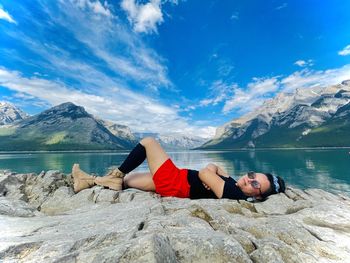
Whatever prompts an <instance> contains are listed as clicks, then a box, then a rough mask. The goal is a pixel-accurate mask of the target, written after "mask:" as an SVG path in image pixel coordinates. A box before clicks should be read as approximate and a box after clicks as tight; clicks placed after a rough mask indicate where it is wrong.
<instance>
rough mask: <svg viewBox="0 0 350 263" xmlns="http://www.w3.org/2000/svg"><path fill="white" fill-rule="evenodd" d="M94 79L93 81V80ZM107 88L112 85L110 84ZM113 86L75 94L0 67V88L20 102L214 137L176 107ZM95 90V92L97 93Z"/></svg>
mask: <svg viewBox="0 0 350 263" xmlns="http://www.w3.org/2000/svg"><path fill="white" fill-rule="evenodd" d="M92 78H93V77H92ZM109 84H110V85H112V84H113V82H112V81H111V80H110V83H109ZM114 84H115V86H112V87H109V88H106V86H104V85H103V83H101V86H99V87H96V90H98V89H100V90H101V89H103V91H102V92H100V94H96V92H95V93H90V92H87V91H86V90H85V89H84V91H82V90H76V89H72V88H70V87H67V86H66V85H65V84H64V83H62V82H60V81H52V80H47V79H43V78H38V77H37V76H32V77H24V76H22V74H21V73H20V72H18V71H10V70H7V69H6V68H1V67H0V86H3V87H5V88H8V89H10V90H12V91H15V92H17V93H16V94H15V95H14V96H15V97H17V98H20V99H21V100H22V102H25V101H26V100H29V101H31V102H32V103H33V104H34V103H35V104H38V103H39V104H41V105H40V106H43V105H45V106H46V107H49V106H54V105H58V104H60V103H63V102H67V101H70V102H73V103H75V104H77V105H81V106H83V107H85V109H86V110H87V111H88V112H89V113H91V114H93V115H95V116H98V117H100V118H103V119H106V120H110V121H113V122H115V123H119V124H124V125H127V126H129V127H130V128H131V129H132V130H133V131H140V132H141V131H143V132H145V131H148V132H149V131H152V132H158V133H161V134H166V133H168V132H169V131H172V132H174V133H180V134H188V135H193V136H202V137H209V136H213V135H214V127H211V126H203V125H193V124H192V123H191V125H190V124H189V123H188V121H187V120H186V119H185V118H183V117H180V116H179V114H178V109H177V108H176V107H170V106H166V105H164V104H162V103H160V102H158V101H157V100H155V99H154V98H152V97H147V96H145V95H140V94H137V93H135V92H132V91H130V90H128V89H125V88H123V87H120V86H117V85H118V84H117V83H114ZM96 90H95V91H96Z"/></svg>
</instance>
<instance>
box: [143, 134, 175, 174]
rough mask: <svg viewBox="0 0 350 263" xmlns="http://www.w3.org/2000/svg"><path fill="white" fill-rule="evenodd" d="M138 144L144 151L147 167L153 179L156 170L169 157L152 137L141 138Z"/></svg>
mask: <svg viewBox="0 0 350 263" xmlns="http://www.w3.org/2000/svg"><path fill="white" fill-rule="evenodd" d="M140 143H141V144H142V145H143V146H144V147H145V149H146V156H147V157H146V158H147V162H148V167H149V170H150V172H151V174H152V177H153V175H154V174H155V172H156V171H157V170H158V168H159V167H160V166H161V165H162V164H163V163H164V162H165V161H166V160H167V159H169V156H168V155H167V153H166V152H165V151H164V149H163V148H162V146H160V144H159V143H158V142H157V141H156V140H155V139H154V138H152V137H146V138H143V139H142V140H141V141H140Z"/></svg>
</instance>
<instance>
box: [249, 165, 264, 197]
mask: <svg viewBox="0 0 350 263" xmlns="http://www.w3.org/2000/svg"><path fill="white" fill-rule="evenodd" d="M247 176H248V178H249V179H255V177H256V174H255V172H252V171H250V172H248V173H247ZM250 184H251V185H252V187H253V188H255V189H259V192H260V195H262V193H261V184H260V183H259V182H258V181H257V180H253V181H251V182H250Z"/></svg>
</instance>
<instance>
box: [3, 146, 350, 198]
mask: <svg viewBox="0 0 350 263" xmlns="http://www.w3.org/2000/svg"><path fill="white" fill-rule="evenodd" d="M349 151H350V149H293V150H292V149H285V150H247V151H243V150H242V151H173V152H168V154H169V155H170V157H171V158H172V160H173V161H174V163H175V164H176V165H177V166H178V167H181V168H190V169H201V168H202V167H204V166H206V165H207V164H208V163H210V162H213V163H217V164H219V165H221V166H223V167H224V168H225V169H226V170H227V171H228V172H229V174H231V175H232V177H233V178H235V179H237V178H238V177H239V176H240V175H242V174H244V173H246V172H247V171H250V170H253V171H257V172H270V173H273V174H276V175H279V176H281V177H283V178H284V179H285V181H286V183H287V185H291V186H293V187H298V188H301V189H305V188H310V187H312V188H321V189H324V190H327V191H330V192H333V193H345V194H347V195H350V154H349ZM127 154H128V152H103V153H101V152H100V153H96V152H60V153H57V152H56V153H47V152H45V153H0V170H3V169H9V170H12V171H14V172H17V173H29V172H34V173H40V172H41V171H42V170H44V171H47V170H60V171H62V172H64V173H70V171H71V167H72V165H73V163H80V166H81V168H82V169H84V170H86V171H87V172H90V173H95V174H100V175H103V174H104V173H105V172H106V171H107V169H108V168H109V167H111V166H118V165H119V164H121V163H122V161H123V160H124V159H125V157H126V155H127ZM146 170H147V162H144V163H143V164H142V165H141V166H140V167H139V168H137V169H136V170H135V171H146Z"/></svg>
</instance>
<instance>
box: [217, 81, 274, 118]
mask: <svg viewBox="0 0 350 263" xmlns="http://www.w3.org/2000/svg"><path fill="white" fill-rule="evenodd" d="M278 88H279V83H278V79H277V77H272V78H253V82H250V83H249V84H248V85H247V87H246V89H242V88H239V87H238V86H236V88H235V90H234V92H233V95H232V97H229V98H227V100H226V101H225V105H224V107H223V109H222V112H223V113H228V112H230V111H232V110H233V109H236V110H238V111H239V112H240V113H245V112H249V111H251V110H253V109H254V108H256V107H257V106H259V105H260V104H261V103H262V102H263V101H264V100H265V99H266V96H269V97H271V96H272V94H273V93H275V92H276V91H277V90H278Z"/></svg>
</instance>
